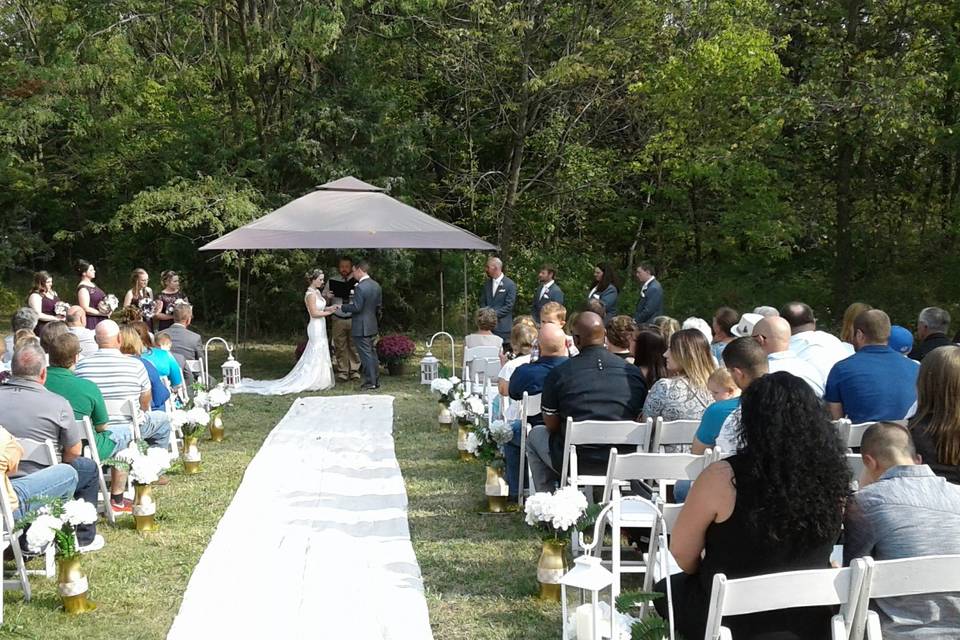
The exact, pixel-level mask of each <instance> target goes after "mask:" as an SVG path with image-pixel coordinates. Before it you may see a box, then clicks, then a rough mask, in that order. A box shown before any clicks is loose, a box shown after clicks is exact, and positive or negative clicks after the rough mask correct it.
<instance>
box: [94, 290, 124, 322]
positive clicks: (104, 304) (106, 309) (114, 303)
mask: <svg viewBox="0 0 960 640" xmlns="http://www.w3.org/2000/svg"><path fill="white" fill-rule="evenodd" d="M119 306H120V301H119V300H117V296H115V295H113V294H112V293H111V294H109V295H108V296H107V297H105V298H104V299H103V300H101V301H100V304H98V305H97V311H99V312H100V313H102V314H103V315H105V316H110V315H111V314H113V312H114V311H116V310H117V307H119Z"/></svg>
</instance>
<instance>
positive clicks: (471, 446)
mask: <svg viewBox="0 0 960 640" xmlns="http://www.w3.org/2000/svg"><path fill="white" fill-rule="evenodd" d="M464 448H465V449H466V450H467V453H469V454H470V455H473V456H475V455H477V451H479V449H480V439H479V438H478V437H477V434H475V433H474V432H472V431H471V432H470V433H468V434H467V439H466V441H465V443H464Z"/></svg>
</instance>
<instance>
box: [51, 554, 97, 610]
mask: <svg viewBox="0 0 960 640" xmlns="http://www.w3.org/2000/svg"><path fill="white" fill-rule="evenodd" d="M80 557H81V556H80V555H79V554H77V555H75V556H72V557H70V558H57V592H58V593H59V594H60V600H62V601H63V610H64V611H66V612H67V613H71V614H76V613H86V612H87V611H93V610H94V609H96V608H97V605H95V604H94V603H92V602H90V601H89V600H87V594H88V593H89V592H90V585H89V583H88V582H87V576H86V575H84V573H83V569H81V568H80Z"/></svg>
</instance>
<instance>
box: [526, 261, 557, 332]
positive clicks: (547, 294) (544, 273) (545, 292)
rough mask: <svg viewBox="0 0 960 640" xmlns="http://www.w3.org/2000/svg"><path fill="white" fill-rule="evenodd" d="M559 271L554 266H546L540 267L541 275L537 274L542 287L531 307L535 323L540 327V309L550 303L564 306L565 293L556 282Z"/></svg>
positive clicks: (538, 290)
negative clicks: (555, 278)
mask: <svg viewBox="0 0 960 640" xmlns="http://www.w3.org/2000/svg"><path fill="white" fill-rule="evenodd" d="M556 274H557V270H556V268H555V267H554V266H553V265H549V264H545V265H543V266H542V267H540V273H538V274H537V280H538V281H539V282H540V286H539V288H538V289H537V293H536V295H534V297H533V305H532V306H531V307H530V315H531V316H533V321H534V322H536V323H537V326H540V309H542V308H543V305H545V304H547V303H548V302H557V303H559V304H563V291H561V290H560V287H559V286H558V285H557V283H556V282H555V281H554V277H555V276H556Z"/></svg>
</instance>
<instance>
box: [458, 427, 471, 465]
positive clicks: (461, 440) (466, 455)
mask: <svg viewBox="0 0 960 640" xmlns="http://www.w3.org/2000/svg"><path fill="white" fill-rule="evenodd" d="M468 435H470V427H468V426H466V425H462V424H461V425H460V426H458V427H457V451H459V452H460V459H461V460H462V461H464V462H468V461H469V460H470V459H472V458H473V454H471V453H470V452H469V451H467V436H468Z"/></svg>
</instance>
